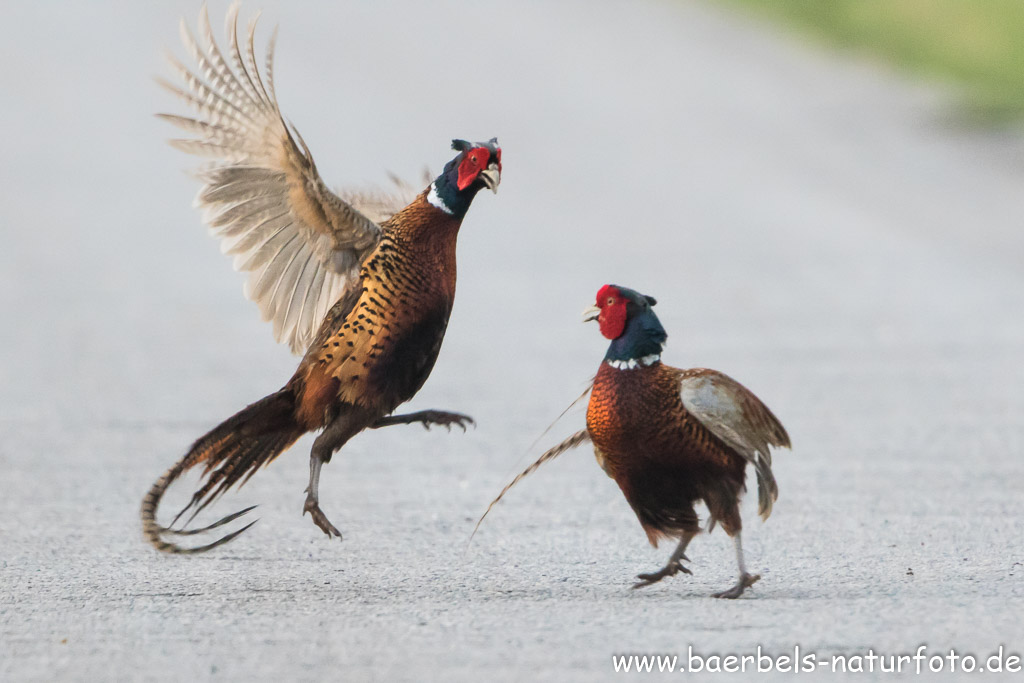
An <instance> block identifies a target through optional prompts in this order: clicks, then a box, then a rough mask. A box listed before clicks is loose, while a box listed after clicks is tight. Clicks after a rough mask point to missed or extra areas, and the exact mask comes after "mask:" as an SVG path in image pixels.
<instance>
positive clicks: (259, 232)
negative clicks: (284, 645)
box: [142, 3, 501, 553]
mask: <svg viewBox="0 0 1024 683" xmlns="http://www.w3.org/2000/svg"><path fill="white" fill-rule="evenodd" d="M237 22H238V4H237V3H236V4H235V5H233V6H232V7H231V9H230V10H229V12H228V16H227V35H228V42H229V49H228V50H227V58H225V56H224V54H223V53H222V52H221V51H220V49H219V48H218V47H217V44H216V41H215V40H214V38H213V34H212V31H211V29H210V23H209V18H208V16H207V14H206V11H205V8H204V10H203V11H202V12H201V13H200V20H199V28H200V33H201V35H202V37H203V40H204V43H205V44H204V45H203V46H202V47H200V45H199V44H197V43H196V41H195V39H194V38H193V37H192V35H191V33H190V32H189V30H188V28H187V27H186V25H185V24H184V22H183V23H182V37H183V40H184V43H185V46H186V48H187V49H188V51H189V53H190V54H191V56H192V58H193V59H194V60H195V64H196V68H195V71H192V70H190V69H188V68H187V67H185V66H184V65H182V64H181V63H179V62H177V61H174V60H172V65H173V67H174V69H175V71H177V72H178V75H179V76H180V77H181V79H182V81H183V82H184V84H185V88H178V87H176V86H173V85H170V84H167V83H164V85H165V86H166V87H167V88H168V89H170V90H171V91H172V92H173V93H175V94H176V95H178V96H179V97H181V98H182V99H183V100H185V101H186V102H187V103H188V104H190V105H191V106H192V107H193V109H195V111H196V112H197V113H198V116H197V117H196V118H194V119H193V118H185V117H181V116H170V115H162V116H163V118H165V119H167V120H169V121H170V122H172V123H174V124H176V125H178V126H180V127H181V128H183V129H185V130H186V131H188V132H190V133H193V134H194V135H195V136H196V137H195V138H193V139H187V140H175V141H172V144H174V145H175V146H176V147H179V148H181V149H184V150H186V151H189V152H194V153H196V154H201V155H206V156H212V157H213V158H214V159H215V160H216V161H215V162H214V164H213V165H211V166H206V167H204V168H203V169H202V170H201V172H200V174H199V175H200V178H201V179H202V180H203V181H204V182H205V186H204V187H203V189H202V191H201V192H200V194H199V196H198V199H197V203H198V205H199V206H200V207H202V208H203V209H204V210H205V218H206V221H207V222H208V223H209V225H210V228H211V231H212V232H213V234H214V235H215V236H217V237H219V238H220V239H221V247H222V249H223V251H225V252H227V253H229V254H233V255H234V257H235V262H234V264H235V267H236V268H237V269H239V270H244V271H247V272H248V273H249V278H248V281H247V283H246V288H245V293H246V295H247V296H248V297H249V298H251V299H252V300H254V301H255V302H256V303H257V304H258V305H259V307H260V310H261V311H262V313H263V317H264V319H269V320H272V321H273V323H274V332H275V335H276V337H277V339H278V340H279V341H287V342H288V343H289V344H290V346H291V348H292V350H293V351H294V352H296V353H304V355H303V357H302V361H301V362H300V363H299V367H298V369H297V370H296V372H295V374H294V376H292V378H291V379H290V380H289V381H288V383H287V384H285V385H284V387H283V388H282V389H281V390H280V391H277V392H275V393H273V394H271V395H269V396H267V397H265V398H263V399H261V400H259V401H257V402H256V403H253V404H252V405H250V406H249V407H247V408H245V409H244V410H242V411H241V412H239V413H237V414H236V415H234V416H232V417H230V418H228V419H227V420H226V421H225V422H223V423H222V424H220V425H219V426H217V427H215V428H214V429H213V430H212V431H211V432H209V433H208V434H206V435H205V436H203V437H202V438H200V439H199V440H198V441H196V442H195V444H194V445H193V446H192V448H191V449H190V450H189V452H188V453H187V454H186V455H185V456H184V457H183V458H182V459H181V460H180V461H178V462H177V463H176V464H175V465H174V466H173V467H172V468H171V469H170V470H168V471H167V472H166V473H165V474H164V475H163V476H162V477H160V479H159V480H158V481H157V482H156V483H155V484H154V485H153V487H152V488H151V489H150V491H149V493H148V494H147V495H146V497H145V499H144V500H143V503H142V526H143V531H144V534H145V536H146V538H147V539H148V540H149V542H150V543H152V544H153V545H154V546H155V547H156V548H157V549H159V550H162V551H166V552H173V553H184V552H188V553H193V552H201V551H204V550H209V549H211V548H214V547H216V546H218V545H220V544H222V543H226V542H227V541H230V540H232V539H233V538H235V537H236V536H237V535H238V534H240V533H242V532H243V531H245V529H247V528H248V527H249V526H251V524H252V523H250V524H249V525H246V526H245V527H243V528H241V529H238V530H237V531H234V532H232V533H230V534H227V535H226V536H224V537H222V538H220V539H218V540H216V541H214V542H212V543H209V544H206V545H202V546H199V547H191V548H186V547H182V546H179V545H177V544H175V543H172V542H170V541H168V540H166V539H165V536H168V535H189V534H195V533H201V532H203V531H208V530H210V529H213V528H215V527H218V526H221V525H223V524H225V523H227V522H230V521H232V520H234V519H236V518H238V517H239V516H241V515H242V514H245V513H246V512H248V511H249V509H251V508H249V509H247V510H243V511H241V512H238V513H235V514H232V515H229V516H227V517H225V518H223V519H221V520H220V521H218V522H216V523H215V524H212V525H210V526H207V527H205V528H203V529H193V530H187V531H186V530H183V529H171V528H170V527H173V526H174V524H175V522H176V521H177V520H178V519H179V518H180V517H181V516H182V515H183V514H184V513H185V512H187V511H189V510H192V512H193V515H192V518H194V516H195V514H197V513H198V512H199V511H201V510H202V509H203V508H204V507H206V506H207V505H208V504H209V503H211V502H212V501H213V500H214V499H215V498H216V497H217V496H219V495H220V494H222V493H223V492H224V491H225V490H227V489H228V488H230V487H231V486H232V485H233V484H235V483H238V482H242V483H244V482H245V481H247V480H248V479H249V477H251V476H252V475H253V474H255V472H256V471H257V470H258V469H259V468H260V466H262V465H266V464H268V463H269V462H270V461H271V460H273V459H274V458H275V457H277V456H278V455H279V454H280V453H281V452H283V451H284V450H285V449H287V448H288V447H289V446H290V445H291V444H292V443H294V442H295V441H296V440H297V439H298V438H299V437H300V436H302V435H303V434H305V433H306V432H310V431H315V430H318V429H323V432H322V433H321V434H320V435H319V436H318V437H317V439H316V440H315V442H314V443H313V449H312V453H311V455H310V477H309V487H308V488H307V496H306V502H305V507H304V513H303V514H305V512H309V513H310V514H311V516H312V518H313V521H314V522H315V523H316V525H317V526H318V527H320V529H322V530H323V531H324V533H326V534H327V535H328V537H331V536H337V537H339V538H340V537H341V534H340V533H339V532H338V530H337V529H336V528H335V527H334V525H332V524H331V523H330V522H329V521H328V519H327V517H326V516H325V515H324V513H323V511H322V510H321V509H320V504H319V479H320V468H321V466H322V465H323V464H324V463H325V462H329V461H330V459H331V456H332V454H333V453H334V452H335V451H337V450H338V449H339V448H341V447H342V446H343V445H344V444H345V442H346V441H348V440H349V439H350V438H352V437H353V436H355V435H356V434H358V433H359V432H361V431H362V430H364V429H366V428H378V427H384V426H387V425H394V424H410V423H413V422H419V423H421V424H423V425H424V426H425V427H429V425H432V424H438V425H444V426H446V427H448V428H449V429H450V428H451V425H453V424H454V425H458V426H461V427H462V428H463V429H465V427H466V425H467V424H471V423H472V422H473V420H472V418H470V417H468V416H466V415H462V414H459V413H451V412H443V411H435V410H426V411H421V412H416V413H411V414H407V415H392V414H391V413H392V412H393V411H394V410H395V408H396V407H397V406H398V405H399V404H401V403H403V402H405V401H407V400H409V399H410V398H412V396H413V395H414V394H415V393H416V392H417V391H418V390H419V389H420V387H421V386H422V385H423V383H424V381H425V380H426V379H427V376H428V375H429V374H430V370H431V368H432V367H433V365H434V361H435V360H436V359H437V355H438V352H439V350H440V348H441V341H442V339H443V338H444V333H445V329H446V327H447V325H448V318H449V315H450V314H451V310H452V302H453V299H454V296H455V242H456V237H457V235H458V232H459V227H460V225H461V224H462V220H463V217H464V216H465V215H466V211H467V210H468V209H469V206H470V203H471V202H472V201H473V198H474V196H475V195H476V193H477V192H478V191H479V190H481V189H482V188H485V187H486V188H488V189H490V190H493V191H497V187H498V183H499V182H500V178H501V148H500V147H498V142H497V139H491V140H490V141H489V142H481V143H469V142H466V141H464V140H456V141H454V142H453V143H452V147H453V148H454V149H455V150H457V151H458V155H457V156H456V157H455V158H454V159H452V160H451V161H450V162H448V164H447V165H446V166H445V167H444V171H443V172H442V173H441V175H439V176H438V177H437V178H436V179H435V180H434V181H433V182H431V183H430V185H429V187H427V188H426V189H425V190H423V191H422V192H420V193H419V194H418V195H413V196H412V197H405V198H403V197H392V196H386V195H382V194H380V193H375V194H361V193H357V192H351V193H343V194H342V196H338V195H336V194H334V193H333V192H331V191H330V190H328V189H327V186H326V185H325V184H324V182H323V181H322V180H321V179H320V176H319V174H318V173H317V170H316V166H315V165H314V163H313V158H312V156H311V155H310V152H309V149H308V148H307V147H306V145H305V143H304V142H303V141H302V138H301V137H300V136H299V134H298V132H297V131H296V130H295V129H294V128H293V127H291V126H289V125H288V124H286V123H285V121H284V119H283V118H282V116H281V112H280V109H279V108H278V104H277V99H276V97H275V95H274V87H273V79H272V73H273V72H272V58H273V49H274V42H273V38H272V39H271V42H270V45H269V47H268V49H267V62H266V80H264V78H263V77H262V76H261V74H260V73H259V70H258V68H257V66H256V56H255V48H254V42H255V41H254V36H255V30H256V20H255V19H253V21H252V22H251V23H250V26H249V33H248V44H247V46H246V47H245V48H244V49H242V48H240V47H239V43H238V29H237ZM197 465H201V466H202V467H203V473H204V481H203V483H202V486H201V487H200V488H199V490H198V491H196V492H195V494H194V495H193V496H192V498H191V501H190V502H189V504H188V505H187V506H186V507H185V509H184V510H182V511H181V512H179V513H178V516H177V517H175V520H174V521H172V522H171V525H169V526H168V527H164V526H161V525H159V524H158V523H157V522H156V510H157V507H158V505H159V503H160V499H161V497H162V496H163V494H164V491H165V490H166V489H167V487H168V486H169V485H170V484H171V482H173V481H174V480H175V479H177V478H178V477H179V476H180V475H181V474H182V473H184V472H186V471H187V470H189V469H190V468H192V467H195V466H197ZM189 521H191V518H190V520H189ZM187 525H188V521H186V522H185V526H187Z"/></svg>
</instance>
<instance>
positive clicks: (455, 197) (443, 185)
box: [427, 156, 481, 219]
mask: <svg viewBox="0 0 1024 683" xmlns="http://www.w3.org/2000/svg"><path fill="white" fill-rule="evenodd" d="M460 158H461V156H459V157H456V158H455V159H453V160H452V161H450V162H448V164H447V165H446V166H445V168H444V171H442V172H441V175H439V176H437V178H435V179H434V182H432V183H430V187H429V188H427V201H428V202H429V203H430V205H431V206H433V207H435V208H436V209H438V210H440V211H443V212H444V213H446V214H448V215H449V216H452V217H454V218H460V219H461V218H462V217H464V216H465V215H466V212H467V211H469V206H470V204H472V203H473V198H474V197H476V193H477V192H479V191H480V187H481V185H480V183H478V182H474V183H472V184H471V185H470V186H469V187H467V188H466V189H465V190H460V189H459V187H458V164H457V163H456V162H457V161H458V160H459V159H460Z"/></svg>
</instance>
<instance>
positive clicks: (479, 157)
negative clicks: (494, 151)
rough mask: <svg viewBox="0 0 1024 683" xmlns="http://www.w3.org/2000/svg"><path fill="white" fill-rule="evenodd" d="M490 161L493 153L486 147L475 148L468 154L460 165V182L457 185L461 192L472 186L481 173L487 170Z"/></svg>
mask: <svg viewBox="0 0 1024 683" xmlns="http://www.w3.org/2000/svg"><path fill="white" fill-rule="evenodd" d="M490 159H491V151H490V150H489V149H487V148H486V147H474V148H473V149H471V150H469V151H468V152H466V156H464V157H463V158H462V163H460V164H459V181H458V183H456V184H457V185H458V187H459V190H465V189H466V188H467V187H469V186H470V185H472V184H473V181H474V180H476V177H477V176H478V175H479V174H480V171H482V170H484V169H485V168H487V163H488V162H489V161H490Z"/></svg>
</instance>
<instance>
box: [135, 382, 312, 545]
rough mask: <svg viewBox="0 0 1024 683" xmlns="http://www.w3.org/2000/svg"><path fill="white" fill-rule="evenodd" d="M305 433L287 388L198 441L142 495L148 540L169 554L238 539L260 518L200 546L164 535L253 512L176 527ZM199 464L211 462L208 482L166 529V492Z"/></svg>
mask: <svg viewBox="0 0 1024 683" xmlns="http://www.w3.org/2000/svg"><path fill="white" fill-rule="evenodd" d="M305 432H306V429H305V428H304V427H303V426H301V425H300V424H299V423H298V422H297V421H296V419H295V395H294V394H293V393H292V390H291V389H289V388H287V387H286V388H284V389H282V390H280V391H278V392H277V393H274V394H271V395H270V396H267V397H265V398H262V399H260V400H259V401H257V402H256V403H253V404H252V405H250V406H248V407H247V408H245V409H243V410H241V411H239V412H238V413H236V414H235V415H232V416H231V417H229V418H228V419H227V420H225V421H224V422H222V423H221V424H220V425H218V426H217V427H215V428H214V429H213V430H211V431H210V432H209V433H208V434H207V435H206V436H203V437H201V438H200V439H199V440H198V441H196V442H195V443H194V444H192V448H191V449H189V452H188V453H187V454H186V455H185V457H183V458H182V459H181V460H179V461H178V462H177V463H175V464H174V466H173V467H171V469H169V470H167V471H166V472H165V473H164V474H163V476H161V477H160V478H159V479H157V480H156V483H155V484H153V486H152V488H150V489H149V493H147V494H146V497H145V498H143V499H142V533H143V535H144V536H145V537H146V540H147V541H149V542H150V544H152V546H153V547H154V548H156V549H157V550H160V551H162V552H165V553H176V554H191V553H201V552H205V551H207V550H212V549H213V548H216V547H217V546H219V545H223V544H225V543H227V542H228V541H231V540H233V539H234V538H236V537H237V536H238V535H239V534H241V533H242V532H243V531H245V530H246V529H248V528H249V527H251V526H252V525H253V524H255V523H256V521H252V522H250V523H249V524H247V525H245V526H244V527H242V528H241V529H238V530H237V531H233V532H231V533H230V534H227V535H226V536H223V537H221V538H219V539H217V540H216V541H214V542H212V543H209V544H207V545H201V546H197V547H184V546H180V545H177V544H175V543H172V542H170V541H167V540H165V539H164V536H165V535H178V536H188V535H193V534H198V533H202V532H204V531H210V530H211V529H215V528H217V527H220V526H222V525H224V524H227V523H228V522H231V521H233V520H235V519H238V518H239V517H241V516H242V515H244V514H245V513H247V512H249V511H250V510H252V509H253V508H252V507H250V508H246V509H245V510H240V511H238V512H235V513H232V514H230V515H228V516H226V517H223V518H222V519H220V520H218V521H216V522H214V523H213V524H211V525H209V526H206V527H203V528H202V529H190V530H186V529H184V528H182V529H177V530H175V529H172V528H171V527H173V526H174V524H175V523H176V522H177V521H178V519H180V518H181V517H182V515H184V514H185V513H186V512H188V511H189V510H193V512H192V516H191V517H189V519H188V521H186V522H185V524H184V525H183V526H188V523H189V522H191V521H192V519H194V518H195V516H196V515H197V514H199V513H200V512H201V511H202V510H203V508H205V507H206V506H207V505H209V504H210V503H212V502H213V501H214V500H216V499H217V497H219V496H220V495H221V494H222V493H224V492H225V491H227V490H228V489H229V488H231V486H232V485H234V484H235V483H237V482H238V481H239V480H241V484H245V482H247V481H248V480H249V478H250V477H252V475H253V474H255V473H256V470H258V469H259V468H260V467H261V466H262V465H266V464H267V463H269V462H270V461H272V460H273V459H274V458H276V457H277V456H278V455H280V454H281V453H282V452H284V451H285V449H287V448H288V447H289V446H291V445H292V444H293V443H295V441H296V440H297V439H298V438H299V437H300V436H302V435H303V434H304V433H305ZM199 464H203V465H204V466H205V467H204V470H203V476H204V478H205V480H204V482H203V485H202V486H201V487H200V489H199V490H198V491H196V492H195V493H194V494H193V495H192V499H191V500H190V501H189V503H188V505H186V506H185V507H184V508H183V509H182V510H181V512H179V513H178V514H177V515H176V516H175V518H174V519H173V520H172V521H171V523H170V525H168V526H166V527H165V526H161V525H159V524H157V522H156V510H157V507H159V505H160V499H161V498H163V495H164V492H165V491H166V490H167V488H168V487H169V486H170V485H171V484H172V483H173V482H174V480H175V479H177V478H178V477H180V476H181V475H182V474H184V473H185V472H187V471H188V470H190V469H192V468H193V467H195V466H196V465H199ZM243 477H244V478H243ZM241 484H240V485H241ZM253 507H255V506H253Z"/></svg>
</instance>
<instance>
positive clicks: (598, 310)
mask: <svg viewBox="0 0 1024 683" xmlns="http://www.w3.org/2000/svg"><path fill="white" fill-rule="evenodd" d="M656 303H658V302H657V301H656V300H655V298H654V297H652V296H647V295H645V294H641V293H640V292H637V291H636V290H633V289H629V288H628V287H620V286H619V285H605V286H604V287H602V288H601V289H599V290H598V292H597V304H596V305H595V306H591V307H590V308H588V309H587V310H586V311H584V321H586V320H597V322H598V325H599V326H600V327H601V334H603V335H604V336H605V337H607V338H608V339H611V340H612V343H611V344H610V345H609V346H608V353H606V354H605V360H613V361H630V360H637V361H639V360H641V359H646V358H651V357H654V356H660V355H661V349H662V347H663V346H664V345H665V340H666V339H668V334H667V333H666V332H665V328H663V327H662V326H661V321H659V320H658V316H657V315H655V313H654V309H653V306H654V305H655V304H656ZM651 362H653V361H651ZM647 364H648V365H650V363H647Z"/></svg>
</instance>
